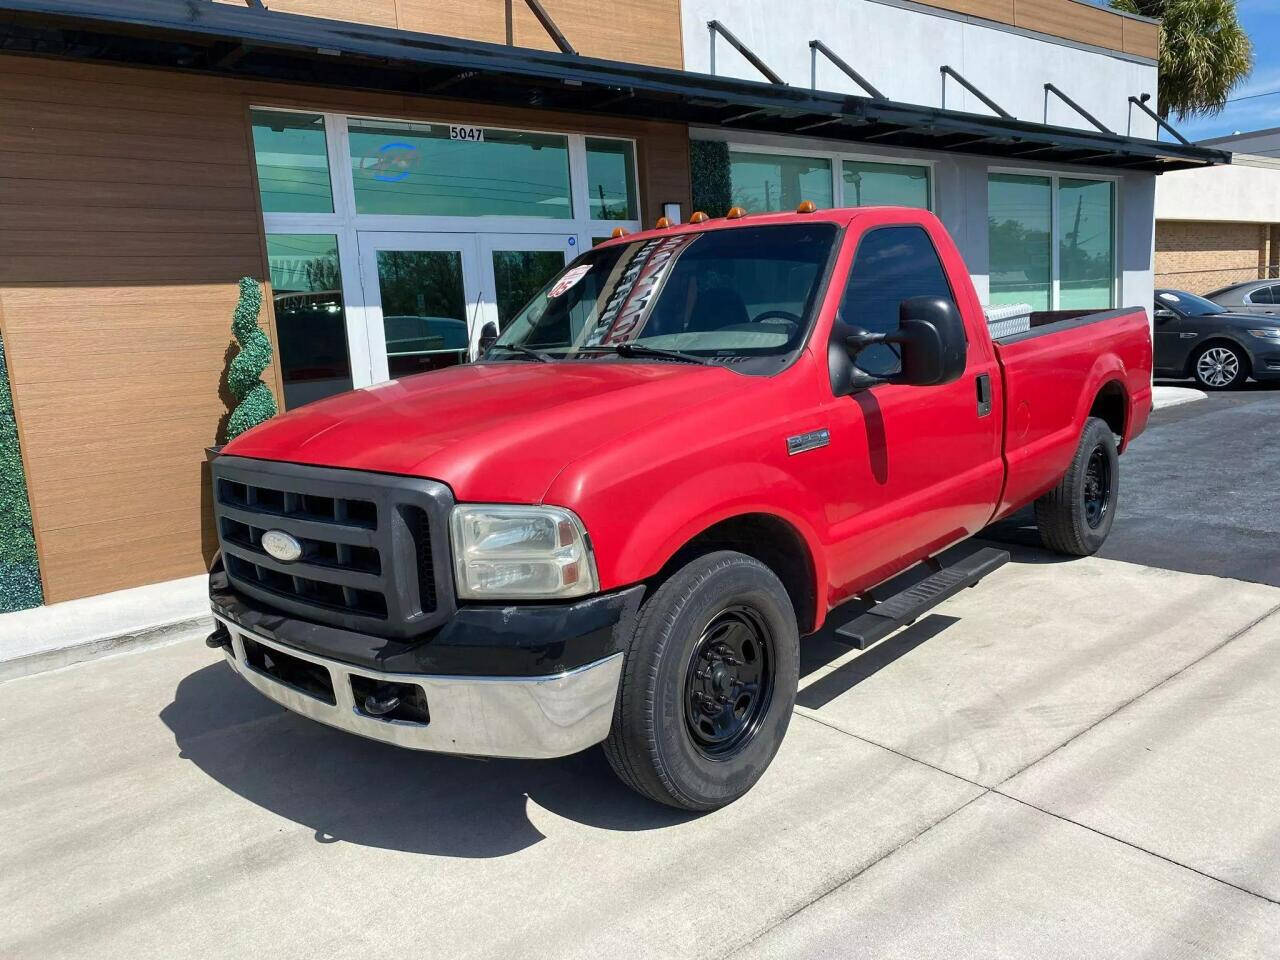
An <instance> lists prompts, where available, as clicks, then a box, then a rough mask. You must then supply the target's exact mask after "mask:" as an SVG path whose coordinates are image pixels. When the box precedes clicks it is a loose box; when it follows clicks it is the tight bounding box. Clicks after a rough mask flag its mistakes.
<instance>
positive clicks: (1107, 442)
mask: <svg viewBox="0 0 1280 960" xmlns="http://www.w3.org/2000/svg"><path fill="white" fill-rule="evenodd" d="M1119 493H1120V456H1119V454H1118V453H1117V452H1116V439H1115V435H1114V434H1112V432H1111V428H1110V427H1109V426H1107V424H1106V422H1105V421H1103V420H1100V419H1098V418H1097V417H1090V418H1089V419H1088V420H1086V421H1085V425H1084V431H1083V432H1082V433H1081V435H1080V444H1079V446H1077V447H1076V454H1075V456H1074V457H1072V459H1071V466H1069V467H1067V472H1066V473H1064V474H1063V475H1062V479H1061V480H1059V481H1058V485H1057V486H1056V487H1054V488H1053V489H1052V490H1050V491H1049V492H1048V493H1046V494H1045V495H1044V496H1042V497H1041V498H1040V499H1039V500H1037V501H1036V505H1035V511H1036V526H1037V527H1039V528H1040V541H1041V542H1042V543H1043V544H1044V545H1045V547H1047V548H1048V549H1050V550H1052V551H1054V552H1055V553H1062V554H1066V555H1067V556H1070V557H1087V556H1089V555H1090V554H1093V553H1097V552H1098V550H1099V548H1100V547H1101V546H1102V544H1103V542H1104V541H1105V540H1106V539H1107V534H1109V533H1110V532H1111V523H1112V521H1114V520H1115V515H1116V502H1117V500H1118V498H1119Z"/></svg>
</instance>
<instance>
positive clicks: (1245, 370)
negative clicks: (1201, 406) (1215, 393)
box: [1191, 342, 1249, 390]
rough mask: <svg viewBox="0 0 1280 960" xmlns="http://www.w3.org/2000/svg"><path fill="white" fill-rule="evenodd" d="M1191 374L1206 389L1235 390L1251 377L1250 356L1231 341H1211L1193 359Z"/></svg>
mask: <svg viewBox="0 0 1280 960" xmlns="http://www.w3.org/2000/svg"><path fill="white" fill-rule="evenodd" d="M1191 374H1192V376H1194V377H1195V379H1196V383H1198V384H1199V385H1200V386H1202V387H1204V389H1206V390H1234V389H1236V388H1237V387H1240V386H1242V385H1243V384H1244V382H1245V381H1246V380H1248V379H1249V358H1248V357H1247V356H1245V353H1244V351H1243V350H1241V349H1240V348H1239V347H1237V346H1235V345H1233V344H1230V343H1222V342H1218V343H1209V344H1206V345H1205V347H1204V349H1202V350H1201V351H1200V352H1199V353H1197V354H1196V355H1195V358H1194V359H1193V360H1192V361H1191Z"/></svg>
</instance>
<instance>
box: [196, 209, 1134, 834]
mask: <svg viewBox="0 0 1280 960" xmlns="http://www.w3.org/2000/svg"><path fill="white" fill-rule="evenodd" d="M692 219H693V221H695V222H691V223H690V224H688V225H684V226H674V227H673V226H668V225H666V224H660V226H659V227H658V228H657V229H654V230H651V231H646V232H643V233H638V234H634V235H620V236H617V237H615V238H614V239H613V240H611V241H610V242H608V243H605V244H602V245H600V246H597V247H596V248H594V249H593V250H591V251H589V252H587V253H586V254H584V255H583V256H582V257H580V258H579V259H578V260H577V261H575V262H574V263H573V264H570V265H569V266H568V267H567V268H566V269H565V270H564V272H563V273H561V274H560V275H559V276H557V277H556V278H554V279H553V280H552V281H551V282H550V283H549V284H548V285H547V286H546V287H545V288H544V289H543V290H542V291H541V292H540V293H539V294H538V295H537V296H535V297H534V298H533V300H532V301H531V302H530V303H529V304H528V305H527V306H526V307H525V308H524V309H523V310H522V311H521V312H520V313H519V314H518V315H517V316H516V317H515V318H514V319H513V320H512V321H511V322H510V323H509V324H508V325H507V327H506V329H504V330H503V331H501V333H500V335H499V336H498V338H497V340H496V342H494V343H493V344H492V346H490V347H489V348H488V350H487V351H486V352H485V354H484V355H483V356H482V357H481V358H480V360H479V361H478V362H476V363H472V364H468V365H465V366H460V367H454V368H450V369H446V370H439V371H435V372H431V373H426V374H421V375H418V376H413V377H407V378H404V379H402V380H396V381H391V382H389V383H384V384H379V385H376V386H374V387H369V388H364V389H361V390H356V391H352V392H350V393H347V394H343V395H341V396H338V397H334V398H331V399H328V400H324V401H321V402H318V403H315V404H311V405H309V406H306V407H303V408H301V409H299V410H297V411H294V412H291V413H288V414H285V415H284V416H281V417H278V418H276V419H274V420H272V421H269V422H268V423H266V424H263V425H262V426H260V427H258V428H256V429H254V430H252V431H250V432H249V433H247V434H245V435H243V436H242V437H240V438H238V439H236V440H235V441H233V442H232V443H230V444H228V445H227V446H226V447H225V448H224V449H223V451H222V453H221V455H220V456H219V457H217V458H216V459H215V461H214V463H213V470H212V472H213V483H214V496H213V500H214V509H215V515H216V519H217V524H218V532H219V537H220V544H221V555H220V558H219V560H218V561H217V563H216V564H215V567H214V570H213V572H212V574H211V579H210V590H211V599H212V603H213V610H214V614H215V616H216V617H217V619H218V621H219V629H218V631H216V632H215V635H214V637H212V638H211V642H213V643H215V644H216V645H219V646H221V647H223V648H224V650H225V652H226V656H227V659H228V660H229V662H230V663H231V664H232V666H233V667H234V668H235V669H236V670H237V671H238V672H239V673H240V674H241V675H242V676H243V677H244V678H245V679H246V680H248V681H249V682H250V683H252V684H253V685H254V686H256V687H257V688H258V689H259V690H261V691H262V692H263V693H264V694H266V695H267V696H269V697H271V698H273V699H275V700H276V701H277V702H280V703H282V704H283V705H285V706H286V707H288V708H290V709H293V710H295V711H296V712H299V713H301V714H304V715H306V716H309V717H311V718H313V719H316V720H319V721H321V722H325V723H329V724H331V725H334V726H338V727H341V728H343V729H345V730H348V731H350V732H353V733H357V734H361V735H364V736H368V737H372V738H375V739H380V740H383V741H387V742H391V743H395V744H399V745H401V746H405V747H410V748H416V749H423V750H434V751H444V752H455V753H468V754H480V755H490V756H508V757H552V756H559V755H564V754H568V753H573V752H576V751H578V750H582V749H585V748H587V747H590V746H593V745H595V744H597V743H603V744H604V749H605V752H606V755H607V756H608V757H609V760H610V762H611V764H612V766H613V768H614V770H615V771H616V772H617V773H618V774H619V776H620V777H621V778H622V779H623V780H624V781H625V782H627V783H628V784H629V785H631V786H632V787H634V788H635V789H637V790H639V791H641V792H642V793H644V794H646V795H647V796H650V797H652V798H653V799H655V800H657V801H659V802H663V803H667V804H671V805H674V806H678V807H683V808H688V809H710V808H714V807H717V806H721V805H723V804H725V803H729V802H731V801H732V800H734V799H736V798H737V797H739V796H741V795H742V794H743V793H745V792H746V791H747V790H748V789H750V787H751V786H752V785H753V784H754V783H755V781H756V780H757V779H758V778H759V776H760V775H761V774H762V773H763V772H764V770H765V768H766V767H767V766H768V764H769V762H770V760H771V759H772V757H773V755H774V753H775V752H776V750H777V748H778V745H779V744H780V743H781V740H782V737H783V735H784V734H785V731H786V727H787V723H788V721H789V718H790V714H791V709H792V705H793V703H794V699H795V693H796V686H797V682H798V668H797V663H798V645H799V642H800V637H801V636H803V635H807V634H810V633H813V632H815V631H816V630H818V629H819V628H821V627H822V626H823V624H824V622H825V621H826V620H827V618H828V616H829V615H830V614H831V612H832V611H833V610H835V609H836V608H838V607H839V606H840V604H842V603H843V602H844V601H846V600H848V599H849V598H851V597H854V596H858V595H861V594H864V593H865V592H866V591H868V590H870V589H871V588H872V587H874V586H876V585H877V584H879V583H882V582H883V581H885V580H886V579H888V578H890V577H892V576H894V575H895V574H898V573H900V572H902V571H903V570H905V569H907V568H908V567H910V566H912V565H914V564H916V563H918V562H920V561H923V560H929V559H930V558H932V557H934V556H935V555H936V554H938V553H939V552H941V551H942V550H944V549H946V548H947V547H949V546H951V545H953V544H955V543H957V542H959V541H962V540H964V539H965V538H967V537H970V536H972V535H973V534H975V533H976V532H978V531H979V530H981V529H982V528H983V527H984V526H985V525H987V524H988V523H990V522H991V521H993V520H995V519H998V518H999V517H1001V516H1004V515H1007V514H1009V513H1011V512H1013V511H1015V510H1017V509H1019V508H1020V507H1022V506H1024V505H1026V504H1028V503H1031V502H1033V501H1034V502H1035V503H1036V513H1037V522H1038V524H1039V526H1040V528H1041V532H1042V536H1043V538H1044V540H1045V543H1046V545H1047V546H1049V547H1050V548H1051V549H1055V550H1058V551H1059V552H1063V553H1067V554H1072V555H1082V554H1087V553H1091V552H1093V551H1095V550H1096V549H1098V547H1099V546H1100V545H1101V543H1102V541H1103V540H1104V539H1105V537H1106V534H1107V531H1108V530H1109V529H1110V525H1111V522H1112V519H1113V518H1114V515H1115V509H1116V504H1117V502H1118V492H1119V472H1118V456H1119V454H1120V453H1121V452H1122V451H1123V449H1124V448H1125V446H1126V445H1127V444H1128V443H1129V442H1130V441H1131V440H1132V438H1133V437H1134V436H1136V435H1137V434H1138V433H1140V432H1141V430H1142V428H1143V426H1144V425H1145V422H1146V418H1147V415H1148V413H1149V411H1150V405H1151V399H1150V398H1151V389H1150V379H1151V340H1150V333H1149V326H1148V321H1147V318H1146V315H1145V313H1144V311H1142V310H1141V309H1130V310H1111V311H1103V312H1099V313H1091V314H1075V313H1059V314H1048V315H1032V317H1031V319H1030V324H1031V326H1030V328H1029V329H1027V330H1025V331H1023V332H1020V333H1016V334H1013V335H1012V336H1009V337H1006V338H1002V339H1001V340H993V339H992V337H991V336H990V333H989V331H988V326H987V322H986V317H985V315H984V312H983V307H982V304H981V302H980V301H979V298H978V295H977V293H976V291H975V289H974V286H973V284H972V282H971V280H970V278H969V274H968V272H967V270H966V269H965V266H964V263H963V261H962V259H961V257H960V255H959V253H958V251H957V250H956V248H955V245H954V243H953V242H952V240H951V238H950V236H949V235H948V234H947V232H946V230H945V228H944V227H943V226H942V224H941V223H940V222H939V221H938V220H937V219H936V218H935V217H934V216H933V215H931V214H929V213H927V212H923V211H920V210H914V209H898V208H858V209H853V210H827V211H821V212H819V211H815V210H813V209H812V207H811V205H802V206H801V208H799V209H798V210H797V211H796V212H794V213H783V214H767V215H759V216H749V215H743V214H742V212H741V211H739V210H734V211H731V212H730V215H729V216H728V217H725V218H718V219H709V218H706V217H702V216H700V215H695V217H694V218H692Z"/></svg>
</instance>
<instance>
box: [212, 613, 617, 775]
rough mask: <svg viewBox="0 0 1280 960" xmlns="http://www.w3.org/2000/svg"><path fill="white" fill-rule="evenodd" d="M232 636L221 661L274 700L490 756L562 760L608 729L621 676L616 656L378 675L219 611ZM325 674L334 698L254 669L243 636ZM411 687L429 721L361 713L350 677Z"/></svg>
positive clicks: (351, 727) (406, 739) (399, 736)
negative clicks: (488, 671)
mask: <svg viewBox="0 0 1280 960" xmlns="http://www.w3.org/2000/svg"><path fill="white" fill-rule="evenodd" d="M217 619H218V620H219V622H221V623H222V624H223V625H224V626H225V627H226V628H227V631H228V632H229V633H230V634H231V646H230V648H229V649H226V648H224V649H225V650H226V656H227V661H228V662H229V663H230V664H231V666H232V667H233V668H234V669H235V670H236V672H237V673H239V674H240V676H242V677H244V679H245V680H247V681H249V683H250V684H252V685H253V686H254V687H256V688H257V689H258V691H259V692H261V693H262V694H264V695H266V696H267V697H269V698H270V699H272V700H274V701H275V702H276V703H278V704H280V705H281V706H284V707H286V708H288V709H289V710H292V711H293V712H294V713H300V714H302V716H304V717H309V718H311V719H312V720H318V721H320V722H321V723H327V724H328V725H329V726H332V727H337V728H338V729H340V730H346V731H348V732H349V733H355V734H359V735H360V736H362V737H369V738H370V739H372V740H382V741H383V742H385V743H391V744H395V745H396V746H400V747H408V748H410V749H412V750H431V751H435V752H438V753H465V754H471V755H473V756H487V757H524V758H546V757H563V756H567V755H569V754H571V753H577V752H578V751H579V750H583V749H585V748H587V747H589V746H592V745H593V744H596V743H599V742H600V741H601V740H603V739H604V738H605V737H606V736H608V734H609V726H610V724H611V723H612V721H613V702H614V698H615V697H616V696H617V692H618V679H619V677H620V676H621V675H622V654H621V653H617V654H614V655H612V656H609V657H605V658H604V659H603V660H598V661H596V662H595V663H589V664H587V665H586V666H584V667H579V668H578V669H576V670H571V671H569V672H568V673H562V674H557V675H555V676H550V677H450V676H426V675H420V674H404V673H379V672H377V671H374V670H368V669H365V668H363V667H354V666H351V665H349V664H345V663H341V662H340V661H337V660H331V659H329V658H326V657H317V656H315V655H313V654H310V653H305V652H303V651H301V650H298V649H297V648H295V647H289V646H285V645H283V644H280V643H277V642H275V641H274V640H269V639H267V638H266V637H263V636H261V635H260V634H257V633H253V632H251V631H248V630H245V629H244V628H243V627H241V626H239V625H238V624H236V623H235V622H234V621H231V620H228V619H226V618H225V617H221V616H219V617H217ZM246 637H248V638H249V639H250V640H252V641H253V642H254V643H257V644H259V645H261V646H262V647H266V648H268V649H272V650H278V651H279V652H280V653H283V654H285V655H287V656H289V657H294V658H296V659H298V660H305V661H307V662H308V663H311V664H315V665H316V666H319V667H322V668H323V669H324V670H326V671H328V674H329V678H330V680H331V682H332V684H333V695H334V701H335V702H334V703H329V702H327V701H326V700H323V699H320V698H319V697H317V696H314V695H313V694H311V693H308V692H306V691H304V690H303V689H301V688H300V687H295V686H292V685H290V684H287V683H285V682H283V681H281V680H279V679H277V678H276V677H273V676H270V675H269V674H267V673H265V672H263V671H262V670H259V669H258V668H256V667H254V666H253V665H252V664H251V663H250V662H249V659H248V657H247V656H246V654H245V646H244V640H245V638H246ZM352 677H356V678H364V679H367V680H374V681H384V682H390V683H399V684H413V685H416V686H418V687H421V688H422V691H423V693H424V694H425V696H426V702H427V708H428V712H429V718H430V719H429V720H428V721H427V722H425V723H416V722H409V721H403V720H388V719H382V718H379V717H374V716H370V715H369V714H367V713H364V712H362V711H361V709H360V707H359V706H358V705H357V703H356V698H355V694H354V693H353V691H352V685H351V678H352Z"/></svg>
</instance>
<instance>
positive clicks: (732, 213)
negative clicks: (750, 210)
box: [724, 207, 747, 220]
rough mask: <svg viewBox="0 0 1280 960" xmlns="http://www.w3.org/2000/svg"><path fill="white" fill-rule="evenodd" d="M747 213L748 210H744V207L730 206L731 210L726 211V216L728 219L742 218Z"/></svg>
mask: <svg viewBox="0 0 1280 960" xmlns="http://www.w3.org/2000/svg"><path fill="white" fill-rule="evenodd" d="M746 215H747V211H746V210H744V209H743V208H742V207H730V208H729V212H728V213H726V214H725V215H724V216H725V219H726V220H741V219H742V218H743V217H745V216H746Z"/></svg>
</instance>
